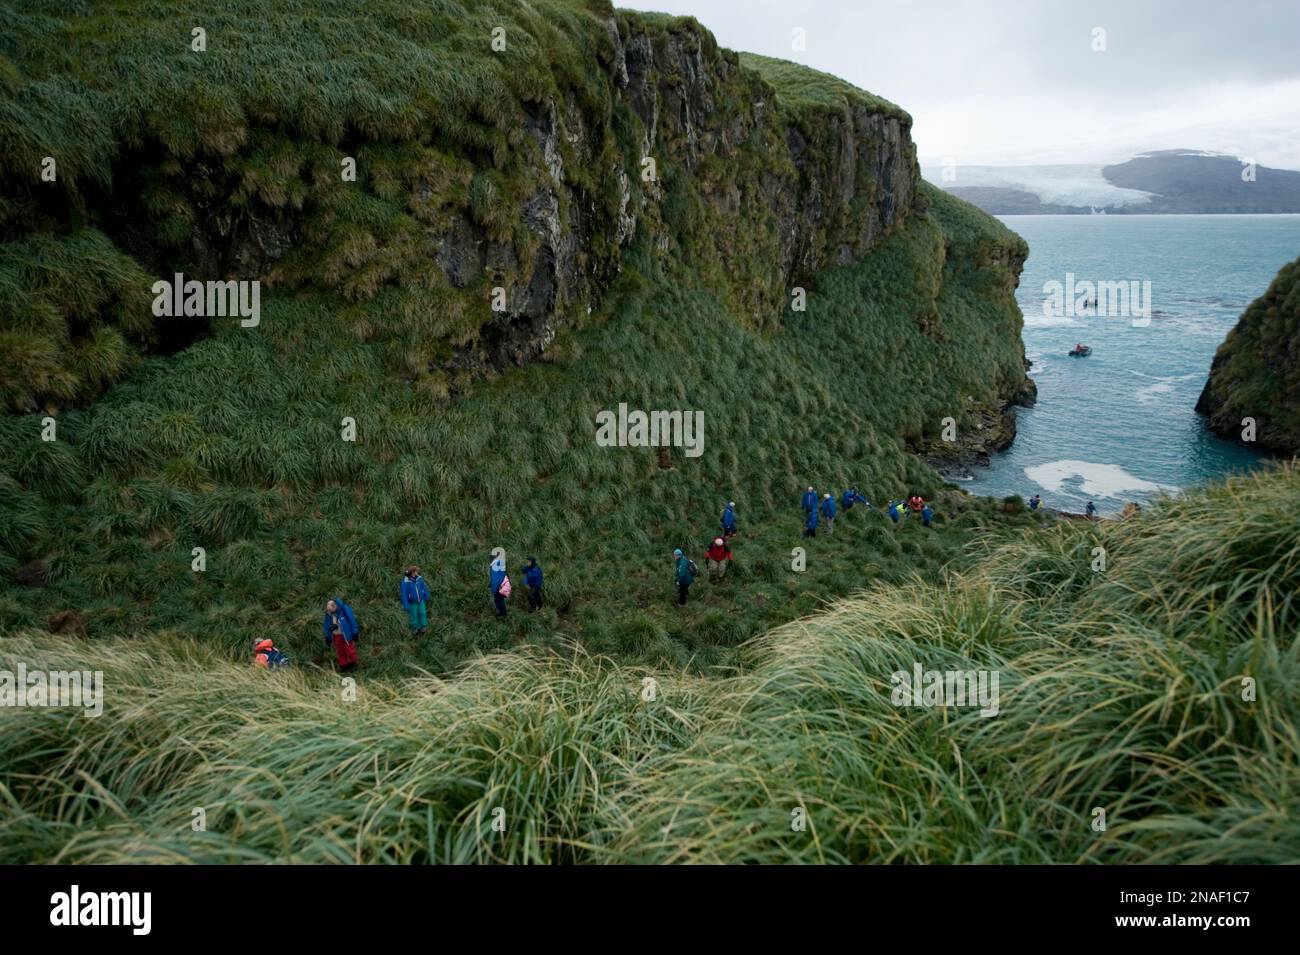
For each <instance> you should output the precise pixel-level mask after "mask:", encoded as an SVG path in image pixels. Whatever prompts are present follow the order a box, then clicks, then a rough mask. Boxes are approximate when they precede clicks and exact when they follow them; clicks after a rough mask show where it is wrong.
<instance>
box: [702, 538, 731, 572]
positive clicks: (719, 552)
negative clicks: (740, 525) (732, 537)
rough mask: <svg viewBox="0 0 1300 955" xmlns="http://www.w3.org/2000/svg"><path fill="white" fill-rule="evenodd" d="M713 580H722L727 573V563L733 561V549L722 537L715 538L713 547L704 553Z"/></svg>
mask: <svg viewBox="0 0 1300 955" xmlns="http://www.w3.org/2000/svg"><path fill="white" fill-rule="evenodd" d="M704 557H705V560H706V563H707V565H708V568H709V577H710V578H711V579H712V580H721V579H722V576H723V575H724V574H725V573H726V572H727V562H728V561H730V560H731V549H730V548H729V547H727V542H726V541H724V540H723V539H722V538H721V537H715V538H713V546H712V547H710V548H709V549H708V550H706V551H705V552H704Z"/></svg>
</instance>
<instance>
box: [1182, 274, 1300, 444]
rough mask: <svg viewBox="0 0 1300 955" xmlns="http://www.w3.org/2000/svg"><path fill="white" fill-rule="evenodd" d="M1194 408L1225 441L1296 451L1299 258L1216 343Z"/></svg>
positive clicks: (1299, 440) (1299, 429) (1299, 423)
mask: <svg viewBox="0 0 1300 955" xmlns="http://www.w3.org/2000/svg"><path fill="white" fill-rule="evenodd" d="M1196 410H1197V412H1198V413H1200V414H1203V415H1205V416H1206V418H1207V419H1208V424H1209V426H1210V429H1211V430H1213V431H1214V432H1215V433H1216V434H1218V435H1220V436H1221V437H1224V438H1227V439H1228V440H1230V441H1237V442H1240V443H1243V444H1246V445H1247V446H1249V447H1255V448H1259V449H1261V450H1264V451H1270V452H1273V453H1274V454H1283V455H1294V454H1300V259H1297V260H1296V261H1295V262H1292V263H1290V264H1289V265H1286V266H1283V267H1282V270H1281V271H1280V272H1278V274H1277V277H1276V278H1275V279H1274V280H1273V282H1272V284H1271V285H1269V287H1268V291H1266V292H1265V293H1264V294H1263V295H1261V296H1260V297H1259V298H1257V299H1255V301H1253V302H1251V303H1250V305H1249V306H1248V307H1247V308H1246V311H1245V312H1243V313H1242V316H1241V318H1240V319H1239V320H1238V321H1237V324H1236V326H1235V327H1234V328H1233V329H1232V331H1230V332H1229V333H1228V337H1227V338H1226V339H1225V340H1224V342H1223V344H1222V345H1220V346H1219V350H1218V351H1217V352H1216V353H1215V355H1214V361H1213V363H1212V364H1211V366H1210V376H1209V379H1208V380H1207V381H1206V382H1205V388H1204V389H1203V390H1202V391H1201V397H1200V399H1199V400H1198V401H1197V402H1196ZM1248 419H1249V420H1248ZM1252 423H1253V440H1250V436H1251V434H1252V431H1251V424H1252Z"/></svg>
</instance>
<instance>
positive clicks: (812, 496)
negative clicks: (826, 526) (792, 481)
mask: <svg viewBox="0 0 1300 955" xmlns="http://www.w3.org/2000/svg"><path fill="white" fill-rule="evenodd" d="M803 509H804V510H805V511H815V510H817V492H816V491H814V490H813V489H812V485H811V484H809V485H808V490H806V491H804V492H803Z"/></svg>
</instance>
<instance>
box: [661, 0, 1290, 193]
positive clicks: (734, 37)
mask: <svg viewBox="0 0 1300 955" xmlns="http://www.w3.org/2000/svg"><path fill="white" fill-rule="evenodd" d="M638 6H640V7H641V8H644V9H657V10H661V11H664V12H668V13H676V14H680V15H691V16H694V17H695V18H696V19H698V20H699V21H700V22H701V23H702V24H704V26H705V27H707V28H708V29H710V30H712V31H713V33H714V34H715V35H716V36H717V38H718V41H719V42H720V43H722V45H724V46H727V47H730V48H732V49H737V50H748V51H752V52H755V53H763V54H766V55H768V56H777V57H782V58H784V59H790V60H795V61H796V62H801V63H806V64H807V65H809V66H812V67H815V68H816V69H819V70H824V71H826V72H828V73H834V74H835V75H837V76H842V77H843V78H844V79H846V80H848V81H849V82H851V83H854V84H855V85H857V86H860V87H862V88H863V89H867V90H870V91H871V92H873V93H877V94H879V95H881V96H884V97H886V98H888V99H890V100H892V101H894V102H896V103H898V104H899V105H900V106H902V107H903V108H904V109H906V110H908V111H909V112H910V113H911V114H912V116H913V119H914V121H915V125H914V128H913V135H914V138H915V139H916V142H917V147H918V150H919V152H920V153H921V154H922V156H923V157H924V158H927V159H929V160H933V161H938V159H939V158H941V157H946V156H951V157H953V158H956V159H957V160H958V161H959V162H965V163H1004V162H1026V163H1028V162H1039V163H1041V162H1112V161H1117V160H1123V159H1126V158H1128V157H1129V156H1131V155H1133V154H1135V153H1138V152H1142V151H1144V150H1147V149H1159V148H1174V147H1188V148H1198V149H1207V150H1211V151H1216V152H1224V153H1231V154H1235V155H1241V156H1247V157H1249V158H1252V159H1254V160H1255V161H1256V162H1259V163H1262V164H1264V165H1270V166H1281V167H1285V168H1300V132H1298V128H1300V123H1298V122H1297V119H1298V118H1300V116H1298V114H1300V110H1298V109H1297V107H1296V104H1297V103H1300V95H1298V94H1300V57H1298V56H1296V52H1295V51H1296V50H1297V49H1300V4H1296V3H1295V2H1294V0H1285V2H1283V0H1258V2H1252V3H1251V4H1249V6H1244V5H1240V4H1231V3H1223V2H1222V0H1177V2H1175V0H1144V2H1141V3H1134V2H1132V0H1090V2H1088V3H1086V4H1081V3H1077V2H1064V0H1002V2H999V3H998V4H996V5H993V4H988V3H981V2H975V0H882V2H863V0H640V2H639V3H638ZM796 27H800V28H802V29H803V30H805V31H806V35H807V49H806V50H805V51H803V52H795V51H793V50H792V49H791V31H792V30H793V29H794V28H796ZM1099 28H1100V29H1101V30H1104V31H1105V33H1104V41H1105V49H1104V50H1103V51H1097V50H1095V49H1094V47H1095V46H1096V45H1097V44H1096V40H1097V38H1098V37H1100V36H1101V34H1096V33H1095V32H1094V31H1096V30H1097V29H1099Z"/></svg>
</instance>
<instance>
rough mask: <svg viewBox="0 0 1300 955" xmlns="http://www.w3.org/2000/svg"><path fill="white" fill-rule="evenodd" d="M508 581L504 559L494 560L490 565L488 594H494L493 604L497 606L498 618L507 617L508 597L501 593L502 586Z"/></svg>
mask: <svg viewBox="0 0 1300 955" xmlns="http://www.w3.org/2000/svg"><path fill="white" fill-rule="evenodd" d="M505 581H506V562H505V560H504V559H493V561H492V563H490V564H488V592H489V593H490V594H492V603H494V604H495V605H496V608H497V616H498V617H504V616H505V615H506V595H505V594H503V593H502V592H501V585H502V584H504V583H505Z"/></svg>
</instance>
